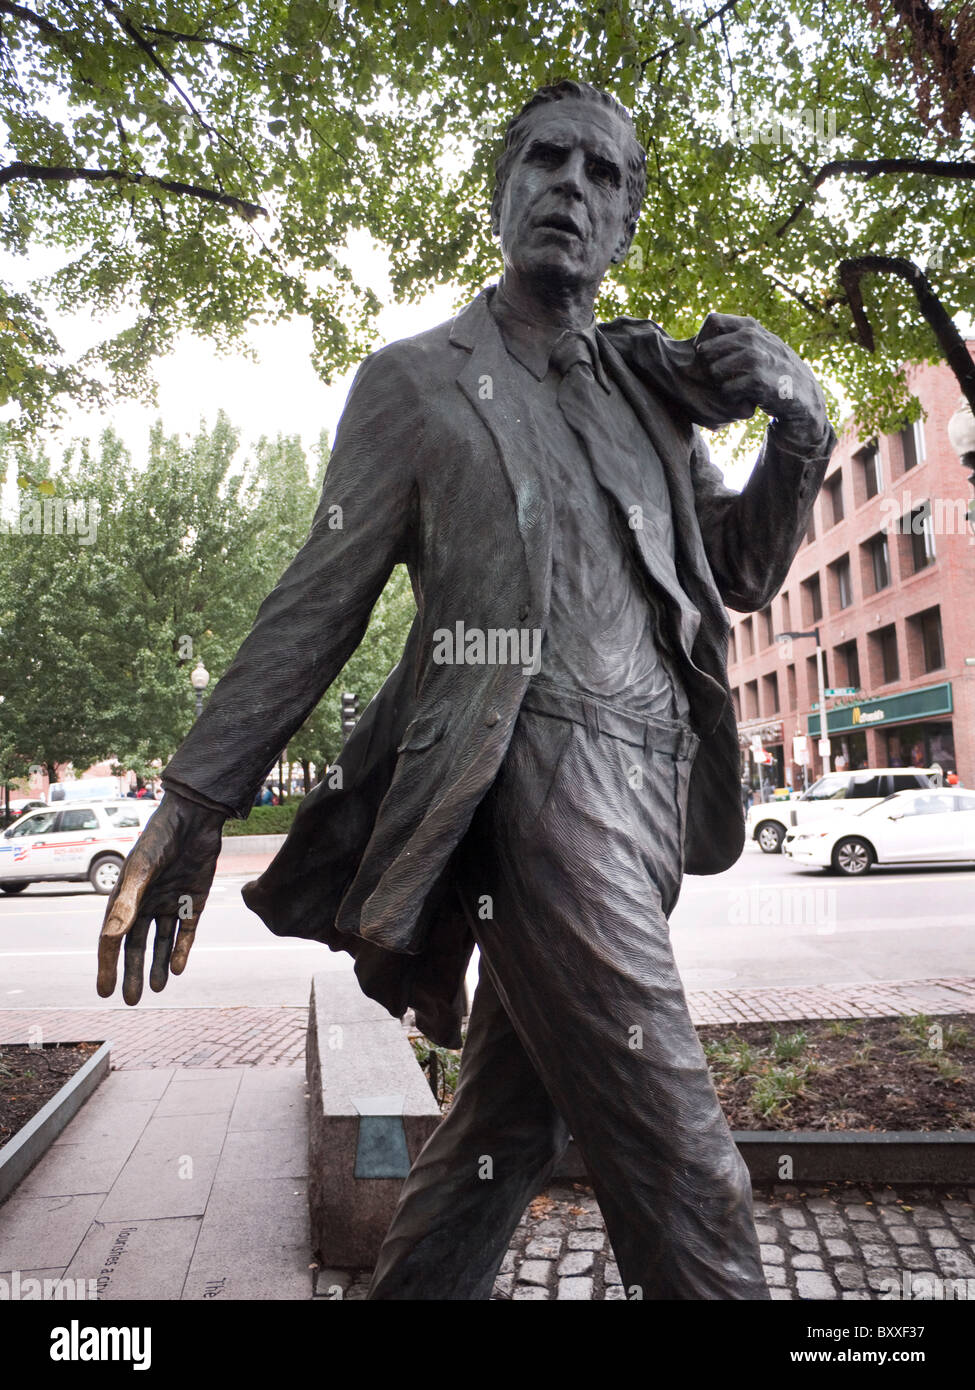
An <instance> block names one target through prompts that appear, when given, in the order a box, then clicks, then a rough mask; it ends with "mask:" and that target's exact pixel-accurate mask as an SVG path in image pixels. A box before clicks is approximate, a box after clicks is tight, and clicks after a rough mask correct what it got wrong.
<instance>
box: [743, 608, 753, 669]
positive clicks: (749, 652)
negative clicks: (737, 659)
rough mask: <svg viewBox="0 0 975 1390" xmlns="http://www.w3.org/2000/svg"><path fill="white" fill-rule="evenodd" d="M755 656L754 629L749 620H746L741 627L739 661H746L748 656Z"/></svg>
mask: <svg viewBox="0 0 975 1390" xmlns="http://www.w3.org/2000/svg"><path fill="white" fill-rule="evenodd" d="M754 655H755V629H754V628H753V627H752V620H751V618H746V619H745V621H744V622H743V623H742V625H741V659H742V661H747V660H748V658H749V657H750V656H754Z"/></svg>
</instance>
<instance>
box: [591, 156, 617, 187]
mask: <svg viewBox="0 0 975 1390" xmlns="http://www.w3.org/2000/svg"><path fill="white" fill-rule="evenodd" d="M588 168H589V177H590V178H591V179H593V180H594V182H596V183H605V184H609V185H610V186H611V187H612V188H616V187H617V186H618V185H619V181H620V175H619V170H618V169H617V168H616V165H615V164H610V163H609V161H608V160H605V159H590V160H589V166H588Z"/></svg>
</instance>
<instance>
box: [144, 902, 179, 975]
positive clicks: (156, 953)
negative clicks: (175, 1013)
mask: <svg viewBox="0 0 975 1390" xmlns="http://www.w3.org/2000/svg"><path fill="white" fill-rule="evenodd" d="M175 935H176V918H175V917H161V916H160V917H157V918H156V940H155V942H154V944H153V948H152V969H151V970H150V971H149V988H150V989H151V990H152V991H153V993H154V994H158V993H159V991H160V990H163V989H165V988H166V981H167V980H168V979H169V957H170V955H171V954H172V950H173V937H174V936H175Z"/></svg>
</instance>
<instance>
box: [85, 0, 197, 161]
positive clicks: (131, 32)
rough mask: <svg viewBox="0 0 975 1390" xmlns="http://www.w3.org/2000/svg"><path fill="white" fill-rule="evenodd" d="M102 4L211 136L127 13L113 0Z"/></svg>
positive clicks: (191, 104) (192, 105)
mask: <svg viewBox="0 0 975 1390" xmlns="http://www.w3.org/2000/svg"><path fill="white" fill-rule="evenodd" d="M102 4H103V5H104V6H105V8H106V10H108V12H109V14H110V15H111V16H112V18H113V19H114V20H115V22H116V23H117V24H118V26H119V28H120V29H121V30H122V32H123V33H124V34H127V35H128V37H129V38H130V39H131V40H132V42H133V43H134V44H135V45H136V47H137V48H139V49H141V50H142V52H143V53H144V54H145V55H146V57H147V58H148V59H149V61H150V63H151V64H152V65H153V67H154V68H155V69H156V71H157V72H159V73H161V74H162V76H163V77H164V78H165V79H166V81H167V82H168V83H169V85H170V86H171V87H172V88H173V90H174V91H175V92H178V93H179V95H180V97H181V98H182V100H183V101H184V102H185V103H186V107H187V110H189V111H191V112H192V113H193V115H194V116H195V117H196V119H197V120H198V121H199V123H200V125H201V126H202V127H203V129H204V130H205V131H206V132H207V134H208V135H211V136H212V135H213V134H214V131H213V130H212V128H211V127H210V126H209V125H208V123H207V122H206V121H205V120H204V119H203V117H202V116H201V114H200V112H199V111H198V110H197V109H196V106H195V105H194V104H193V101H192V99H191V98H190V97H189V96H188V95H187V93H186V92H184V91H183V88H182V87H181V86H180V84H179V83H178V82H177V81H176V78H175V77H174V76H173V74H172V73H171V72H170V71H169V68H167V66H166V64H165V63H164V62H163V61H162V59H161V58H160V57H159V55H158V54H157V53H156V50H155V49H154V48H153V46H152V44H151V43H150V42H149V40H148V39H147V38H146V36H145V35H144V34H141V33H140V32H139V30H138V29H137V28H136V27H135V25H134V24H133V23H132V21H131V19H129V17H128V15H127V14H125V12H124V11H123V10H122V9H121V8H120V7H119V6H118V5H116V3H115V0H102Z"/></svg>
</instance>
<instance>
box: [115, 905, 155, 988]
mask: <svg viewBox="0 0 975 1390" xmlns="http://www.w3.org/2000/svg"><path fill="white" fill-rule="evenodd" d="M151 922H152V918H151V917H150V916H149V915H148V914H146V913H143V914H142V915H141V916H140V917H138V918H137V919H136V922H135V925H134V926H133V927H132V928H131V930H130V931H129V932H128V934H127V936H126V938H125V967H124V969H123V971H122V998H123V999H124V1000H125V1002H126V1004H138V1002H139V1000H140V999H141V998H142V975H143V969H144V966H145V959H146V940H147V938H148V936H149V926H150V924H151Z"/></svg>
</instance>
